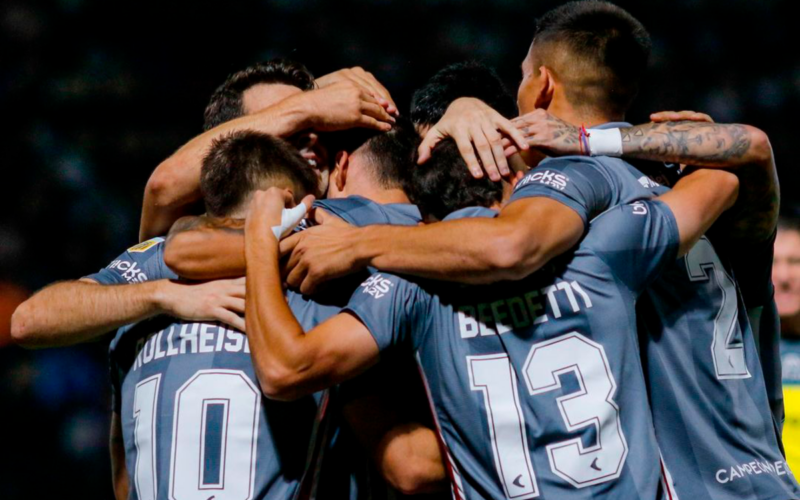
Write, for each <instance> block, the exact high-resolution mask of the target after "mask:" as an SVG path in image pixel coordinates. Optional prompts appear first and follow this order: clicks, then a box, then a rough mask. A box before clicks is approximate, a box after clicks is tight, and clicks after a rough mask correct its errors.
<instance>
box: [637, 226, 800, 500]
mask: <svg viewBox="0 0 800 500" xmlns="http://www.w3.org/2000/svg"><path fill="white" fill-rule="evenodd" d="M638 313H639V319H640V324H641V327H642V332H641V333H642V338H641V343H642V353H643V359H644V360H643V363H644V366H645V374H646V376H647V379H648V385H649V394H650V399H651V404H652V407H653V419H654V422H655V426H656V434H657V436H658V440H659V444H660V446H661V451H662V454H663V459H664V462H665V464H666V466H667V471H668V473H669V475H670V476H671V483H672V484H671V485H670V487H671V488H674V491H675V492H676V493H677V496H678V497H680V498H690V499H703V498H708V499H715V500H724V499H730V500H734V499H737V500H747V499H752V500H756V499H758V500H762V499H763V500H772V499H775V500H777V499H785V498H794V497H797V496H798V495H799V494H800V490H799V489H798V486H797V483H796V481H795V480H794V478H793V477H792V475H791V471H790V470H789V468H788V467H787V465H786V462H785V461H784V457H783V456H782V454H781V450H780V447H779V444H778V441H777V437H776V432H775V427H774V421H773V418H772V413H771V411H770V405H769V400H768V397H767V392H766V388H765V387H766V386H765V382H764V376H763V373H762V370H761V365H760V362H759V357H758V351H757V349H756V345H755V340H754V337H753V332H752V330H751V328H750V323H749V321H748V317H747V312H746V309H745V305H744V303H743V301H742V299H741V295H740V293H739V290H738V288H737V286H736V283H735V281H734V280H733V278H732V274H731V271H730V269H729V268H728V267H727V266H726V265H725V264H724V263H723V262H722V260H721V259H720V258H719V256H718V255H717V252H716V251H715V250H714V247H713V245H712V244H711V242H710V241H709V240H708V239H707V238H705V237H704V238H702V239H701V240H700V241H699V242H698V243H697V244H696V245H695V246H694V248H692V250H691V251H690V252H689V253H688V254H687V255H685V256H684V257H682V258H680V259H678V260H677V261H675V262H674V263H672V265H670V266H669V267H668V268H667V269H666V270H665V271H664V273H663V274H662V275H661V277H660V278H659V279H658V280H656V281H655V282H654V283H653V284H652V285H651V286H650V287H649V288H648V290H647V292H646V293H645V295H644V296H643V298H642V300H641V301H640V303H639V306H638Z"/></svg>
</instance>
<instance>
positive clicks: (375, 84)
mask: <svg viewBox="0 0 800 500" xmlns="http://www.w3.org/2000/svg"><path fill="white" fill-rule="evenodd" d="M316 81H317V86H318V87H319V88H324V87H327V86H329V85H333V84H334V83H337V82H341V81H350V82H353V83H355V84H356V85H358V86H359V87H361V88H363V89H364V90H366V91H367V92H369V93H370V95H372V97H374V98H375V99H377V100H378V103H379V104H380V105H381V106H383V107H384V108H385V109H386V111H388V112H389V113H392V114H395V115H397V114H399V112H398V110H397V105H396V104H395V102H394V100H393V99H392V96H391V94H389V91H388V90H387V89H386V87H384V86H383V85H381V82H379V81H378V79H377V78H375V76H374V75H373V74H372V73H370V72H369V71H365V70H364V69H363V68H361V67H359V66H356V67H354V68H344V69H340V70H339V71H334V72H333V73H328V74H327V75H325V76H322V77H320V78H317V80H316Z"/></svg>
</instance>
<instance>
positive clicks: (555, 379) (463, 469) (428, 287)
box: [348, 202, 678, 500]
mask: <svg viewBox="0 0 800 500" xmlns="http://www.w3.org/2000/svg"><path fill="white" fill-rule="evenodd" d="M677 241H678V239H677V227H676V225H675V222H674V219H673V218H672V215H671V213H669V212H668V210H667V209H666V208H665V207H664V206H663V205H662V204H660V203H658V202H646V203H642V204H637V205H629V206H624V207H619V208H617V209H615V210H612V211H610V212H609V213H607V214H606V215H604V216H602V217H600V218H599V219H598V220H597V221H596V222H594V223H593V229H592V230H590V232H589V234H588V235H587V237H586V238H585V239H584V241H583V242H582V243H581V245H580V246H579V247H578V248H577V249H576V250H575V251H574V253H572V254H570V255H566V256H564V257H563V258H561V259H558V260H557V261H555V262H553V263H552V264H551V265H548V266H546V267H545V268H543V269H542V270H541V271H538V272H537V273H535V274H534V275H532V276H531V277H529V278H527V279H525V280H522V281H519V282H507V283H500V284H497V285H492V286H485V287H459V286H455V285H450V284H443V283H430V282H418V284H417V283H411V282H409V281H406V280H403V279H400V278H398V277H396V276H392V275H388V274H384V273H381V274H376V275H374V276H373V277H371V278H370V280H368V281H367V282H365V283H364V284H363V285H362V289H361V290H360V291H357V292H356V293H355V294H354V296H353V298H352V300H351V302H350V304H349V305H348V310H349V311H350V312H352V313H353V314H355V315H356V316H357V317H359V318H360V319H361V320H362V321H363V322H364V324H365V325H366V326H367V327H368V328H369V330H370V331H371V332H372V333H373V335H374V336H375V337H376V341H377V343H378V345H379V347H380V348H381V349H382V350H383V349H385V348H387V347H388V345H390V344H401V345H405V346H406V347H411V348H412V349H413V350H414V351H416V357H417V359H418V362H419V363H420V366H421V368H422V372H423V373H424V376H425V379H426V382H427V386H428V390H429V393H430V397H431V398H432V400H433V402H434V407H435V411H436V416H437V420H438V424H439V427H440V430H441V433H442V436H443V438H444V441H445V443H446V444H447V448H448V451H449V456H448V461H449V462H450V465H451V466H452V470H453V473H454V477H453V481H454V484H455V487H456V488H457V490H458V491H457V496H456V497H457V498H470V499H472V498H536V497H541V498H557V499H566V500H569V499H589V498H601V497H602V498H607V499H611V500H617V499H619V500H622V499H625V500H630V499H639V498H641V499H647V500H652V499H655V498H661V497H662V495H663V491H662V489H661V483H660V474H659V458H658V446H657V444H656V440H655V435H654V431H653V426H652V420H651V413H650V408H649V406H648V404H647V396H646V387H645V383H644V377H643V374H642V368H641V364H640V357H639V349H638V343H637V334H636V324H635V313H634V303H635V300H636V297H637V295H638V294H639V293H640V292H641V290H642V289H643V288H644V286H645V284H646V283H647V282H648V281H649V280H651V279H653V277H654V276H655V275H656V273H657V272H658V270H659V268H660V267H661V266H662V265H664V264H666V263H668V262H669V261H671V260H672V259H674V257H675V255H676V252H677ZM387 309H388V310H393V311H394V313H389V314H387ZM399 317H406V318H412V319H411V320H409V322H410V323H411V324H410V325H409V324H406V323H404V322H403V321H401V319H399Z"/></svg>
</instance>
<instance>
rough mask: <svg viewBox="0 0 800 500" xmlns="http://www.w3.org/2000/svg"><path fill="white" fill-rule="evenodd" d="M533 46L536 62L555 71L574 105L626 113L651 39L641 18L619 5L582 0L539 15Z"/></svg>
mask: <svg viewBox="0 0 800 500" xmlns="http://www.w3.org/2000/svg"><path fill="white" fill-rule="evenodd" d="M533 46H534V50H535V53H536V54H537V58H539V59H540V60H539V61H537V63H542V64H544V65H545V66H548V67H549V68H551V69H552V70H553V71H555V72H556V74H557V76H558V77H559V78H560V79H561V80H562V83H564V89H565V93H566V97H567V99H568V100H569V102H570V103H572V104H573V105H574V106H578V107H589V108H592V109H600V110H603V111H606V112H611V113H615V114H624V113H625V112H626V111H627V110H628V108H629V107H630V105H631V103H632V102H633V99H634V98H635V97H636V94H637V92H638V90H639V80H640V79H641V77H642V75H643V74H644V72H645V70H646V69H647V62H648V58H649V57H650V48H651V41H650V34H649V33H648V32H647V30H646V29H645V27H644V26H643V25H642V23H640V22H639V21H638V20H636V18H634V17H633V16H632V15H630V14H629V13H628V12H627V11H626V10H624V9H622V8H621V7H618V6H616V5H614V4H612V3H609V2H604V1H598V0H580V1H575V2H569V3H566V4H564V5H561V6H559V7H556V8H555V9H553V10H551V11H549V12H547V13H546V14H545V15H543V16H542V17H541V18H540V19H539V20H538V22H537V25H536V34H535V35H534V37H533ZM537 71H538V68H537Z"/></svg>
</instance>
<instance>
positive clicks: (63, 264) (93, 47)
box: [0, 0, 800, 499]
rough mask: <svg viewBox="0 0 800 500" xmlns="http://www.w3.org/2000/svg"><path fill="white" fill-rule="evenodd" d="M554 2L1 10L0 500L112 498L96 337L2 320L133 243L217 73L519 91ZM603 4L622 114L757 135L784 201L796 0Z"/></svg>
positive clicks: (799, 301) (788, 180) (792, 285)
mask: <svg viewBox="0 0 800 500" xmlns="http://www.w3.org/2000/svg"><path fill="white" fill-rule="evenodd" d="M558 3H559V2H557V1H554V0H547V1H541V2H525V1H514V0H495V1H493V2H482V1H479V0H459V1H456V0H429V1H425V2H422V1H408V2H394V3H390V2H388V1H386V0H374V1H368V0H346V1H341V2H322V1H321V0H307V1H306V0H275V1H269V2H268V1H261V2H258V3H256V2H235V1H229V2H224V3H221V2H214V3H212V2H206V3H204V2H194V3H191V4H185V5H181V4H179V3H172V2H170V3H166V2H158V3H156V2H146V1H145V2H137V3H135V4H130V3H118V2H101V1H99V0H51V1H47V2H45V1H42V0H26V1H24V2H22V1H20V0H9V1H7V2H3V4H2V6H0V44H1V46H2V49H3V50H2V51H1V53H2V54H3V58H2V60H3V64H2V66H3V70H2V71H0V109H2V110H3V111H4V112H3V117H4V120H3V123H4V126H3V138H4V140H3V148H2V151H3V153H4V157H5V158H6V161H5V165H4V167H3V170H2V171H3V174H4V175H3V182H2V186H3V189H2V196H0V206H2V208H3V209H2V210H0V380H3V383H2V384H0V407H1V408H3V409H6V410H11V411H3V412H0V441H2V442H3V443H4V446H3V449H4V452H3V453H0V471H2V472H0V498H3V499H14V498H45V495H59V496H63V495H64V494H65V492H68V491H80V492H81V494H82V497H83V498H111V488H110V480H109V478H110V472H109V465H108V458H107V457H108V453H107V436H108V433H107V426H108V423H107V420H108V389H107V386H108V384H107V374H106V371H107V368H106V366H107V362H106V356H105V355H106V348H107V344H106V343H105V342H98V343H94V344H90V345H86V346H81V347H76V348H68V349H59V350H49V351H23V350H21V349H19V348H16V347H9V346H7V344H8V335H9V332H8V329H9V318H10V315H11V312H12V311H13V310H14V307H15V306H16V304H18V303H19V302H21V301H22V300H24V299H25V298H26V297H27V295H28V294H29V293H31V292H32V291H34V290H36V289H38V288H40V287H42V286H44V285H46V284H48V283H50V282H53V281H55V280H59V279H68V278H74V277H75V276H80V275H85V274H89V273H91V272H94V271H96V270H97V269H98V268H100V267H102V266H103V265H105V264H106V263H107V262H109V261H110V260H111V258H113V257H114V256H116V255H117V254H118V253H119V252H120V251H122V250H123V249H124V248H127V247H128V246H130V245H132V244H133V243H135V242H136V240H137V227H138V222H139V210H140V206H141V197H142V192H143V189H144V185H145V182H146V180H147V177H148V176H149V174H150V172H151V171H152V170H153V168H155V166H156V165H158V163H159V162H160V161H161V160H163V159H165V158H166V157H167V156H168V155H169V154H170V153H171V152H172V151H174V150H175V149H176V148H178V147H179V146H180V145H182V144H183V143H184V142H185V141H187V140H188V139H189V138H191V137H192V136H194V135H196V134H197V133H199V132H200V130H201V124H202V110H203V108H204V106H205V104H206V101H207V99H208V97H209V96H210V94H211V92H212V91H213V90H214V88H215V87H216V86H217V85H219V84H220V83H221V82H222V81H223V80H224V78H225V76H226V75H227V74H229V73H231V72H233V71H236V70H238V69H241V68H243V67H245V66H247V65H249V64H251V63H252V62H254V61H257V60H262V59H268V58H271V57H275V56H287V57H291V58H293V59H296V60H299V61H302V62H303V63H305V64H306V65H307V66H308V67H309V69H311V71H312V72H314V73H315V74H318V75H321V74H324V73H326V72H329V71H331V70H335V69H338V68H341V67H347V66H354V65H360V66H363V67H365V68H367V69H368V70H370V71H371V72H373V73H374V74H375V76H376V77H377V78H378V79H379V80H380V81H382V82H383V83H384V84H385V85H386V86H387V87H388V88H389V90H390V91H391V92H392V93H393V95H394V97H395V100H396V101H397V102H398V104H399V105H400V107H401V109H404V107H405V108H407V104H408V101H409V97H410V95H411V92H412V91H413V90H414V88H416V87H417V86H419V85H420V84H421V83H422V82H424V81H425V80H426V79H427V78H428V77H430V75H432V74H433V73H434V72H435V71H436V70H437V69H439V68H440V67H442V66H444V65H446V64H449V63H452V62H456V61H461V60H465V59H478V60H483V61H485V62H487V63H489V64H491V65H493V66H494V67H495V68H496V69H497V70H498V73H499V74H500V75H501V76H502V77H503V78H504V80H505V81H506V83H507V85H508V87H509V88H516V86H517V84H518V81H519V78H520V70H519V64H520V62H521V61H522V59H523V57H524V56H525V48H526V47H527V46H528V44H529V42H530V38H531V35H532V29H533V19H534V18H535V17H536V16H537V15H538V14H540V13H542V12H544V11H546V10H547V9H549V8H551V7H553V6H554V5H556V4H558ZM617 3H619V4H620V5H622V6H623V7H625V8H627V9H629V10H630V12H631V13H632V14H634V15H635V16H636V17H637V18H639V19H640V20H641V21H642V22H643V23H644V24H645V26H647V27H648V29H649V30H650V32H651V34H652V36H653V41H654V53H653V57H652V61H651V70H650V73H649V76H648V77H647V78H646V81H645V84H644V88H643V89H642V91H641V93H640V97H639V98H638V100H637V103H636V104H635V105H634V111H633V113H632V114H631V116H630V117H629V119H630V120H631V121H633V122H634V123H640V122H643V121H646V120H647V116H648V114H649V113H650V112H652V111H658V110H663V109H695V110H698V111H703V112H706V113H709V114H710V115H711V116H713V117H714V118H715V119H716V120H718V121H723V122H740V123H749V124H752V125H755V126H757V127H759V128H761V129H762V130H764V131H766V132H767V133H768V134H769V136H770V138H771V141H772V145H773V147H774V149H775V156H776V158H777V162H778V170H779V173H780V175H781V183H782V187H783V189H782V191H783V199H784V204H785V205H786V206H787V207H788V206H790V205H792V204H793V203H796V202H800V193H799V192H797V190H796V186H798V185H800V184H798V183H800V173H798V170H797V169H796V168H795V166H794V164H793V161H792V152H791V147H792V146H793V144H794V143H796V139H795V138H794V137H793V133H794V129H795V127H794V123H793V120H794V119H795V116H796V114H797V113H796V111H797V110H799V109H800V106H798V104H799V103H800V55H798V53H797V52H796V51H794V50H792V49H791V47H792V46H793V39H792V38H790V37H791V33H792V31H791V28H790V23H794V22H795V19H796V16H793V15H792V14H793V13H794V10H795V8H796V5H794V1H793V0H762V1H760V2H752V1H748V0H651V1H649V2H632V1H629V2H625V1H619V2H617ZM787 213H788V215H789V217H787V218H786V220H785V221H784V223H783V225H782V230H781V232H780V233H779V235H778V240H777V245H776V266H775V271H774V280H775V285H776V290H777V295H776V298H777V299H778V306H779V311H780V313H781V315H782V316H783V317H784V335H785V337H786V344H785V346H786V348H785V354H784V366H785V368H786V369H785V373H786V374H787V377H786V381H787V383H788V384H790V385H793V386H796V389H795V388H793V387H790V388H788V389H787V394H788V393H789V391H793V390H797V391H798V393H800V222H798V221H800V218H798V217H800V213H797V212H792V211H791V210H788V209H787ZM4 346H5V347H4ZM798 399H799V400H798V401H794V400H793V399H792V398H790V397H789V396H788V395H787V415H788V417H787V419H788V420H789V421H791V420H792V419H797V420H798V425H800V397H798ZM793 401H794V402H793ZM790 423H791V422H790ZM796 436H797V438H796V439H798V440H799V442H800V432H799V433H798V434H797V435H796ZM9 450H11V451H9ZM796 453H798V457H796V458H795V462H794V464H795V466H796V467H800V463H798V461H797V458H800V451H797V452H796ZM790 454H791V451H790ZM790 463H791V458H790Z"/></svg>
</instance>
